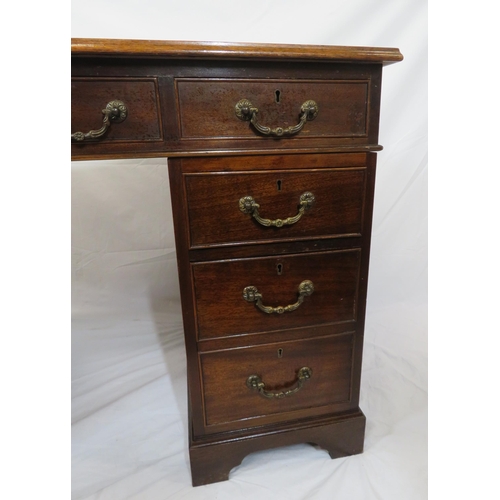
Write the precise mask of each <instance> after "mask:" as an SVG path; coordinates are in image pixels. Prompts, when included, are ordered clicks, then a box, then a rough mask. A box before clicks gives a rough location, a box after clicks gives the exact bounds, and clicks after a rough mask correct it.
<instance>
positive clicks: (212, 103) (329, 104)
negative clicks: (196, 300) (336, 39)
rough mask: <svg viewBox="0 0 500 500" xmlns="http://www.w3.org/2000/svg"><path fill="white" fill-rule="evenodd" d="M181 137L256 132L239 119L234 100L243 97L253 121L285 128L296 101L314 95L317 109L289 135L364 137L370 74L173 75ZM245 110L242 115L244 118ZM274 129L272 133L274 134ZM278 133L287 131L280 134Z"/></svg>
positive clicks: (294, 118) (296, 111) (293, 117)
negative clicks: (253, 113)
mask: <svg viewBox="0 0 500 500" xmlns="http://www.w3.org/2000/svg"><path fill="white" fill-rule="evenodd" d="M176 87H177V98H178V103H179V109H180V117H181V126H180V128H181V137H182V138H184V139H200V138H204V139H213V138H234V139H242V138H255V139H256V140H261V141H262V139H263V138H264V137H265V134H263V133H262V132H259V131H258V129H257V127H255V126H254V125H252V124H251V123H250V121H249V120H248V119H240V118H239V117H238V115H237V112H236V105H237V104H238V103H239V102H240V101H242V100H247V101H249V102H250V103H251V105H252V107H254V108H257V109H258V113H257V114H256V117H257V121H258V124H260V125H263V126H264V127H269V128H271V129H276V128H278V127H281V128H282V129H286V128H288V127H294V126H296V125H299V124H300V117H301V113H302V111H301V107H302V105H303V104H304V103H306V102H307V101H311V100H312V101H314V102H315V103H316V105H317V114H316V115H315V116H314V118H313V119H310V120H306V121H305V123H304V125H303V127H302V129H301V130H299V131H298V132H296V133H294V134H293V135H291V137H293V138H298V139H307V138H309V139H310V138H327V137H332V138H335V137H345V138H358V137H366V136H367V129H368V122H369V119H368V109H369V106H368V104H369V103H368V95H369V80H367V79H360V80H302V79H301V80H295V81H290V80H240V79H215V78H214V79H203V78H198V79H177V80H176ZM249 117H250V116H249V115H247V118H249ZM273 135H274V134H273ZM282 137H283V138H285V137H287V136H285V135H284V136H282Z"/></svg>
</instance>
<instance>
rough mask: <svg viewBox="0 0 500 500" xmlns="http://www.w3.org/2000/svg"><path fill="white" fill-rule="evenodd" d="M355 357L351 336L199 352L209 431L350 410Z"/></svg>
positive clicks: (344, 335) (206, 424)
mask: <svg viewBox="0 0 500 500" xmlns="http://www.w3.org/2000/svg"><path fill="white" fill-rule="evenodd" d="M353 355H354V336H353V335H352V334H350V333H346V334H341V335H337V336H328V337H321V338H315V339H309V340H298V341H290V342H281V343H274V344H265V345H259V346H252V347H245V348H240V349H227V350H222V351H216V352H209V353H202V354H200V365H201V374H202V391H203V399H204V415H205V426H206V427H207V428H208V432H216V431H219V430H220V429H221V427H223V428H225V429H226V430H227V429H229V428H231V427H232V428H241V427H250V426H254V425H259V424H262V423H263V422H262V421H263V420H266V423H269V422H276V421H282V420H287V419H294V418H301V417H304V416H311V415H321V414H325V413H328V412H332V411H339V410H345V409H348V408H349V404H350V400H351V380H352V364H353ZM301 368H308V369H310V371H302V372H300V370H301ZM254 375H256V376H257V377H259V379H260V381H261V382H262V383H263V384H264V387H263V390H264V391H265V393H266V394H267V396H265V395H263V394H261V393H260V392H259V390H258V389H257V388H255V387H254V386H252V384H251V382H254V384H255V383H256V382H258V380H257V379H253V380H252V381H249V382H247V381H248V378H249V377H251V376H254ZM304 376H305V377H307V376H310V378H303V377H304ZM300 378H303V379H302V380H300ZM249 386H250V387H249ZM299 386H300V388H299ZM296 389H298V390H296ZM295 390H296V391H295ZM287 391H289V392H288V395H286V396H285V395H284V394H282V397H276V396H272V394H276V393H280V392H281V393H286V392H287ZM211 427H212V430H210V428H211Z"/></svg>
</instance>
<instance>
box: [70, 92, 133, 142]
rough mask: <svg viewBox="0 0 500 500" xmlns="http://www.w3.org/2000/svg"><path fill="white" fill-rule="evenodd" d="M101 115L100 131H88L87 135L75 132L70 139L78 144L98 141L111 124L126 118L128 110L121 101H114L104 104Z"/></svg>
mask: <svg viewBox="0 0 500 500" xmlns="http://www.w3.org/2000/svg"><path fill="white" fill-rule="evenodd" d="M102 114H103V115H104V118H103V120H102V127H101V128H100V129H97V130H90V131H89V132H87V133H84V132H75V133H74V134H71V139H73V140H75V141H78V142H81V141H84V140H88V139H100V138H101V137H102V136H103V135H104V134H105V133H106V132H107V130H108V129H109V127H110V125H111V123H120V122H122V121H123V120H125V118H127V115H128V109H127V106H125V104H124V103H123V102H122V101H118V100H114V101H110V102H108V104H106V107H105V108H104V109H103V110H102Z"/></svg>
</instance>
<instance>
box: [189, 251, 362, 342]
mask: <svg viewBox="0 0 500 500" xmlns="http://www.w3.org/2000/svg"><path fill="white" fill-rule="evenodd" d="M360 260H361V251H360V250H359V249H354V250H341V251H329V252H318V253H313V254H297V255H284V256H279V257H263V258H262V257H261V258H250V259H234V260H227V261H216V262H203V263H194V264H192V273H193V280H194V287H195V291H194V293H195V310H196V318H197V331H198V339H199V340H204V339H212V338H218V337H225V336H233V335H242V334H250V333H258V332H270V331H276V330H282V329H289V328H303V327H306V326H307V327H308V326H313V325H320V324H332V323H340V322H346V323H347V322H354V321H355V320H356V315H357V310H356V306H357V295H358V281H359V273H360ZM308 281H309V282H312V287H313V291H312V294H310V295H308V293H309V292H310V291H311V290H310V286H309V285H308V283H307V282H308ZM303 282H306V284H305V285H303V286H302V288H300V289H299V287H300V285H301V283H303ZM248 287H255V289H256V290H257V291H254V289H253V288H248ZM255 293H260V294H261V295H262V299H261V303H262V306H263V307H275V308H276V307H280V306H281V307H285V306H287V305H294V304H296V303H297V301H302V302H301V303H300V305H299V306H298V307H297V308H295V309H294V310H290V311H283V312H280V311H276V312H269V313H268V312H265V311H263V310H262V309H261V308H260V307H259V304H258V303H257V299H256V298H255ZM247 299H248V300H247ZM254 299H255V300H254Z"/></svg>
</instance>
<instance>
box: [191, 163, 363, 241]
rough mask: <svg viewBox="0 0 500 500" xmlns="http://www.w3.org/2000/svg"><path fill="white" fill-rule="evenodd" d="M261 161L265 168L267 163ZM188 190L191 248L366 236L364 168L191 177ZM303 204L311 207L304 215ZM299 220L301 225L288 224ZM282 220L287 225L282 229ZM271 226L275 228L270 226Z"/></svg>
mask: <svg viewBox="0 0 500 500" xmlns="http://www.w3.org/2000/svg"><path fill="white" fill-rule="evenodd" d="M245 160H246V159H245V158H243V159H234V160H233V163H235V164H238V163H239V164H241V165H243V164H244V163H245ZM292 160H293V158H292ZM254 161H255V160H254ZM260 161H261V164H264V165H265V163H266V161H269V160H266V159H265V158H263V159H262V160H260ZM297 165H299V166H300V160H299V161H298V163H297ZM185 186H186V194H187V199H188V219H189V237H190V247H191V248H196V247H206V246H217V245H226V244H241V243H249V242H251V243H254V242H267V241H273V240H289V239H315V238H324V237H342V236H359V235H360V234H361V232H362V224H363V208H364V199H365V190H366V167H365V166H358V167H350V168H319V169H317V168H315V169H308V170H305V169H304V170H301V169H300V168H296V169H295V170H268V171H236V172H219V173H217V174H209V173H193V174H186V175H185ZM311 195H312V197H311ZM250 197H251V198H250ZM308 197H309V198H308ZM245 200H246V201H245ZM252 200H253V202H252ZM302 200H306V202H307V201H308V200H310V201H312V203H310V204H309V205H307V206H306V207H304V208H305V209H304V211H303V214H302V215H301V214H300V211H301V207H302V205H301V202H302ZM256 205H258V207H257V213H258V216H259V217H260V218H261V219H262V220H260V222H259V221H258V220H257V218H256V213H255V208H256ZM252 207H253V208H252ZM297 215H300V218H299V220H297V221H296V222H294V223H291V224H289V225H287V224H286V219H287V218H289V217H295V216H297ZM279 219H280V220H281V221H285V222H284V224H283V225H282V226H281V227H279V224H280V223H279ZM269 221H273V222H272V224H274V225H271V226H266V225H265V224H267V223H268V222H269Z"/></svg>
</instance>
